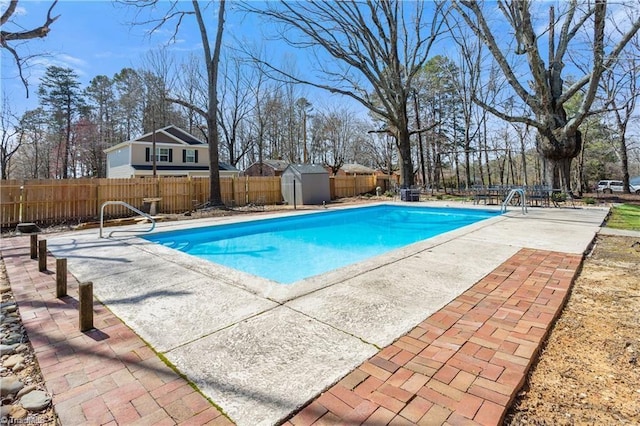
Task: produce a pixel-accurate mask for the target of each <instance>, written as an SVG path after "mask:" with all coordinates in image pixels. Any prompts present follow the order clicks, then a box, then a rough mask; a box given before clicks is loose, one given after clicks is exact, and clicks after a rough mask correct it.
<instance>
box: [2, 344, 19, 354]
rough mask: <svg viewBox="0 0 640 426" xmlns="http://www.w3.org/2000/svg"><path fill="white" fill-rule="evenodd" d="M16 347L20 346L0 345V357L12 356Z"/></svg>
mask: <svg viewBox="0 0 640 426" xmlns="http://www.w3.org/2000/svg"><path fill="white" fill-rule="evenodd" d="M18 346H20V345H18V344H17V343H14V344H13V345H0V356H2V355H13V354H14V353H15V352H16V351H17V349H18Z"/></svg>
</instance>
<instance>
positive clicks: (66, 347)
mask: <svg viewBox="0 0 640 426" xmlns="http://www.w3.org/2000/svg"><path fill="white" fill-rule="evenodd" d="M29 246H30V240H29V237H19V238H7V239H3V241H2V258H3V259H4V263H5V266H6V268H7V274H8V276H9V280H10V283H11V289H12V290H13V294H14V297H15V299H16V301H17V302H18V307H19V310H20V316H21V317H22V321H23V325H24V327H25V328H26V330H27V333H28V335H29V340H30V341H31V344H32V345H33V348H34V350H35V352H36V356H37V359H38V363H39V364H40V369H41V371H42V375H43V376H44V379H45V382H46V386H47V390H48V391H49V392H50V393H51V394H52V396H53V404H54V407H55V410H56V413H57V414H58V417H59V419H60V421H61V423H62V425H65V426H66V425H74V426H75V425H88V424H91V425H105V424H106V425H136V424H137V425H175V424H189V425H204V424H220V425H225V424H226V425H231V424H233V423H232V422H230V421H229V419H227V418H226V417H225V416H223V415H222V414H221V413H220V411H218V410H217V409H216V408H215V407H214V406H213V405H212V404H211V403H210V402H209V401H208V400H207V399H206V398H205V397H204V396H202V395H201V394H200V393H198V392H196V391H195V390H194V389H193V388H192V387H191V386H190V385H189V383H188V382H187V381H186V380H184V379H183V378H181V377H180V376H179V375H178V374H177V373H176V372H175V371H173V370H172V369H171V368H169V367H168V366H167V365H166V364H165V363H164V362H163V361H162V360H161V359H160V358H159V357H158V356H157V355H156V353H154V352H153V351H152V350H151V349H150V348H149V347H148V346H147V345H146V343H145V342H144V341H143V340H142V339H141V338H140V337H138V336H137V335H136V334H135V333H134V332H133V331H131V329H130V328H128V327H127V326H126V325H125V324H123V323H122V321H120V320H119V319H118V318H117V317H115V316H114V315H113V314H112V313H111V311H109V310H108V309H106V308H105V307H104V305H102V304H100V303H95V304H94V318H93V322H94V326H95V329H94V330H92V331H89V332H86V333H82V332H80V331H79V318H78V282H77V281H76V280H75V278H73V276H72V275H70V274H69V275H68V276H67V283H68V291H67V293H68V294H69V295H68V296H67V297H64V298H62V299H57V298H56V282H55V278H56V275H55V259H54V258H52V257H51V256H50V257H49V258H48V262H47V269H48V271H46V272H39V271H38V261H37V260H31V259H30V257H29Z"/></svg>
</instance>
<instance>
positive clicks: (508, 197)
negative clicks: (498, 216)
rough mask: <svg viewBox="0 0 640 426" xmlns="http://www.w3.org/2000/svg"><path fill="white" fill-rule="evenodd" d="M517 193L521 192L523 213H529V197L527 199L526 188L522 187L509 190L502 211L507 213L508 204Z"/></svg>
mask: <svg viewBox="0 0 640 426" xmlns="http://www.w3.org/2000/svg"><path fill="white" fill-rule="evenodd" d="M516 194H520V204H522V214H527V199H526V196H525V195H524V189H522V188H513V189H512V190H511V191H509V194H508V195H507V198H505V199H504V201H503V202H502V207H501V208H500V213H506V211H507V205H508V204H509V203H510V202H511V200H512V199H513V197H514V196H515V195H516Z"/></svg>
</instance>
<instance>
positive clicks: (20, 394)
mask: <svg viewBox="0 0 640 426" xmlns="http://www.w3.org/2000/svg"><path fill="white" fill-rule="evenodd" d="M36 389H38V388H37V387H36V385H29V386H25V387H24V388H22V389H21V390H20V392H18V393H17V394H16V399H20V398H22V397H23V396H24V395H26V394H28V393H29V392H33V391H34V390H36Z"/></svg>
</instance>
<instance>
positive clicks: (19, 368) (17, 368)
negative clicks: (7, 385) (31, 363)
mask: <svg viewBox="0 0 640 426" xmlns="http://www.w3.org/2000/svg"><path fill="white" fill-rule="evenodd" d="M25 368H26V365H24V363H22V362H19V363H17V364H16V365H14V366H13V368H12V370H13V372H14V373H18V372H20V371H22V370H24V369H25Z"/></svg>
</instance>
